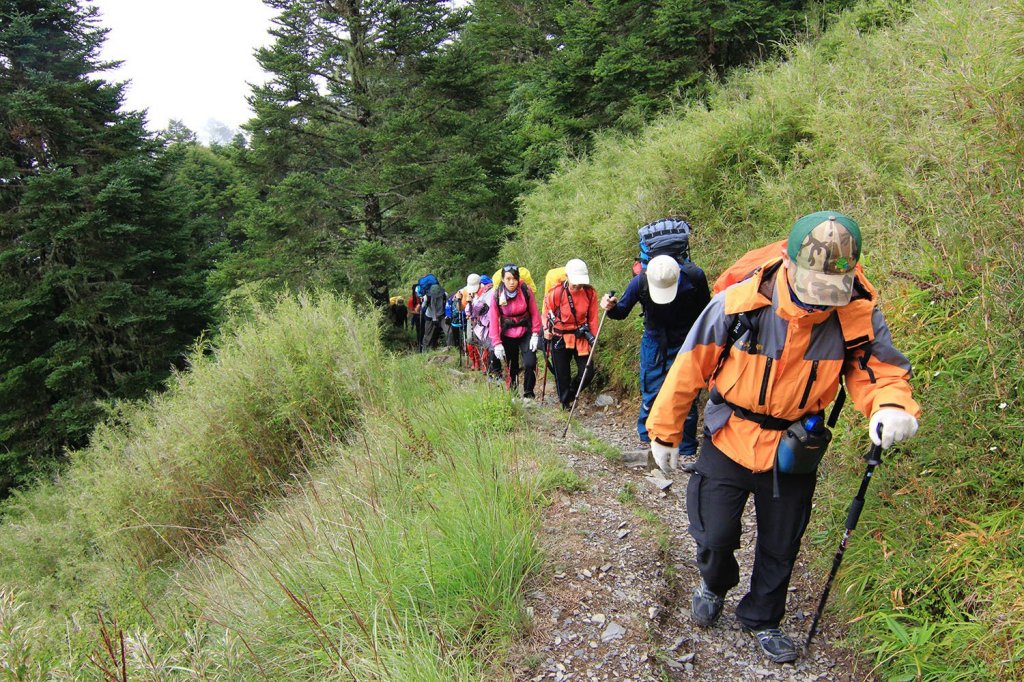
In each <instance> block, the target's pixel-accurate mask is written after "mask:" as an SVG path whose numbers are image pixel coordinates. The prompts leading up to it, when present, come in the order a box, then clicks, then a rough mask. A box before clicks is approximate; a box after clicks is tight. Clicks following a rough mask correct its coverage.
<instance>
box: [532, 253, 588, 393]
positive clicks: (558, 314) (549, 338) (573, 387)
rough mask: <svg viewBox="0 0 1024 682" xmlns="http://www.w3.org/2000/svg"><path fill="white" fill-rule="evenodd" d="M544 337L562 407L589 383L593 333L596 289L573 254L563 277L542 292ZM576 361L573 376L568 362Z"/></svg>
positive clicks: (570, 364)
mask: <svg viewBox="0 0 1024 682" xmlns="http://www.w3.org/2000/svg"><path fill="white" fill-rule="evenodd" d="M542 317H543V319H544V338H545V340H546V342H547V343H550V344H551V350H550V352H551V365H552V368H553V369H554V371H555V387H556V391H557V393H558V401H559V402H560V403H561V404H562V409H563V410H568V409H569V407H570V406H571V405H572V401H573V399H574V398H575V396H576V395H577V394H578V393H579V392H580V391H581V390H582V389H584V388H586V387H587V385H588V384H589V383H590V380H591V379H592V378H593V376H594V364H593V362H590V363H589V364H588V362H587V360H588V356H589V355H590V351H591V348H592V347H593V344H594V335H595V334H597V327H598V322H597V291H596V290H595V289H594V287H592V286H590V272H589V271H588V270H587V264H586V263H584V262H583V261H582V260H580V259H579V258H573V259H572V260H570V261H569V262H568V263H566V264H565V279H564V280H563V281H562V282H561V283H559V284H558V285H556V286H553V287H551V289H550V290H549V291H548V293H547V295H546V296H544V309H543V316H542ZM573 360H575V361H576V376H575V377H573V376H572V362H573Z"/></svg>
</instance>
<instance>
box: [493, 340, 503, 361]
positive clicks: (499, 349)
mask: <svg viewBox="0 0 1024 682" xmlns="http://www.w3.org/2000/svg"><path fill="white" fill-rule="evenodd" d="M494 357H496V358H498V362H505V346H503V345H501V344H500V343H499V344H496V345H495V346H494Z"/></svg>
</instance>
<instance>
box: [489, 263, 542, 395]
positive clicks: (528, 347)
mask: <svg viewBox="0 0 1024 682" xmlns="http://www.w3.org/2000/svg"><path fill="white" fill-rule="evenodd" d="M493 296H494V300H493V304H492V305H491V308H490V310H489V311H488V315H490V318H491V328H490V330H489V332H490V335H491V343H492V344H493V346H494V351H493V353H494V357H495V358H496V359H497V360H499V361H501V362H505V358H506V357H507V358H508V368H509V377H510V388H513V389H514V388H516V386H517V385H518V379H519V355H520V353H522V356H523V375H524V376H523V397H524V398H533V387H534V385H535V384H536V383H537V373H536V370H537V346H538V344H539V343H540V312H539V310H538V309H537V300H536V298H535V297H534V294H533V292H532V291H531V290H530V287H529V285H527V284H526V283H525V282H524V283H520V281H519V268H518V267H517V266H515V265H512V264H509V265H506V266H505V267H503V268H502V269H501V283H497V282H496V283H495V287H494V294H493Z"/></svg>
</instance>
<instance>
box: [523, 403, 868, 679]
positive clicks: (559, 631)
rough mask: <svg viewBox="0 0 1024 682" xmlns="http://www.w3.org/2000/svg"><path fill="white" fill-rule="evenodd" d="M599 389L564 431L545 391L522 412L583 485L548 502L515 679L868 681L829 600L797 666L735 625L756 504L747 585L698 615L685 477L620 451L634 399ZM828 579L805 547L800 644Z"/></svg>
mask: <svg viewBox="0 0 1024 682" xmlns="http://www.w3.org/2000/svg"><path fill="white" fill-rule="evenodd" d="M549 388H550V386H549ZM595 397H596V396H594V395H591V396H588V397H586V398H582V399H581V401H582V409H579V410H577V417H578V418H579V421H580V422H581V424H582V425H583V427H584V428H580V429H575V430H574V429H570V431H569V435H568V437H567V438H566V439H565V441H561V433H562V429H563V428H564V424H565V421H564V418H565V414H564V413H563V412H561V411H560V410H558V409H557V406H556V405H555V404H553V403H552V401H551V398H550V396H549V397H548V400H547V401H546V404H544V405H540V404H536V403H534V404H533V405H530V406H529V407H528V410H527V418H528V419H529V421H530V423H531V424H533V425H534V427H535V428H536V429H538V430H540V431H543V432H545V433H548V434H550V435H551V436H552V440H553V441H554V442H556V443H558V445H557V448H558V453H559V454H560V455H561V456H563V457H564V458H565V460H566V464H567V466H568V467H569V468H570V469H572V470H573V471H575V472H576V473H577V474H578V475H579V477H580V478H581V479H583V480H584V481H585V482H586V484H587V488H586V490H585V491H581V492H574V493H571V494H559V495H558V496H557V498H556V499H555V500H554V501H553V503H552V504H551V505H550V506H549V507H548V508H547V509H546V510H545V512H544V522H543V532H542V543H543V546H544V549H545V552H546V556H547V564H546V566H545V567H544V570H543V571H542V572H541V574H540V576H539V577H538V578H537V579H535V580H534V581H533V582H532V584H530V585H529V586H527V588H526V592H527V602H528V607H529V610H530V613H531V614H532V627H531V629H530V631H529V633H528V634H527V635H526V637H525V638H524V640H523V641H522V642H521V643H520V645H519V646H518V647H517V649H516V650H515V651H514V652H513V655H512V661H513V666H514V679H516V680H537V681H540V680H546V679H554V680H636V681H639V680H807V681H810V680H837V681H838V680H869V679H873V678H872V675H871V671H870V665H869V664H868V662H865V661H859V660H857V659H856V658H855V657H854V656H853V655H851V653H850V652H849V651H846V650H844V649H841V648H838V647H837V646H836V645H835V643H836V642H841V641H842V639H843V637H842V627H841V625H839V624H837V623H836V622H835V620H834V618H832V617H831V616H830V614H829V611H828V610H826V615H825V618H824V619H823V623H822V624H821V628H820V633H819V634H818V635H817V637H816V639H815V645H814V647H813V649H812V650H811V652H810V653H809V654H808V655H807V656H805V657H801V658H799V659H798V660H797V661H796V663H795V664H785V665H779V664H775V663H771V662H770V661H768V660H767V659H766V658H764V656H763V655H762V654H761V652H760V651H759V650H758V648H757V644H756V642H755V641H754V640H753V639H752V638H751V636H750V635H748V634H745V633H744V632H743V631H742V630H741V629H740V628H739V625H738V624H737V622H736V620H735V617H734V615H733V613H734V609H735V607H736V604H737V603H738V601H739V599H740V598H741V597H742V595H743V592H744V590H743V587H744V586H745V585H747V584H748V582H749V578H750V567H751V564H752V554H753V537H754V524H753V514H752V504H748V507H747V511H746V514H745V515H744V521H743V528H744V536H743V541H742V547H741V549H740V550H739V552H738V558H739V562H740V566H741V571H742V574H741V582H740V587H739V588H737V589H735V590H733V591H732V592H731V593H730V594H729V595H728V597H727V598H726V605H725V611H724V612H723V614H722V618H721V619H720V620H719V622H718V623H716V625H715V626H714V627H712V628H710V629H701V628H699V627H697V626H695V625H694V624H693V623H692V621H691V620H690V616H689V609H690V595H691V592H692V590H693V587H694V586H695V585H696V584H697V582H698V580H699V574H698V572H697V569H696V567H695V565H694V564H693V554H694V546H693V541H692V539H691V538H690V536H689V535H688V534H687V533H686V507H685V499H684V498H685V489H686V483H687V478H688V475H687V474H686V473H685V472H683V471H682V470H680V471H679V472H676V473H675V474H674V476H673V477H672V478H673V484H672V485H671V487H669V488H668V489H667V490H665V491H662V490H660V489H659V488H658V487H657V486H656V485H654V483H653V482H652V481H650V480H648V478H647V476H646V474H647V470H646V466H642V465H641V466H629V464H628V462H624V461H621V460H618V459H615V458H614V453H616V452H621V451H627V452H628V451H630V450H632V449H633V448H636V447H637V438H636V432H635V419H636V412H635V410H636V406H635V405H634V404H633V403H632V401H629V402H627V403H625V404H615V405H612V406H608V407H604V408H597V407H595V406H594V404H593V403H594V399H595ZM680 464H682V462H681V463H680ZM806 545H807V543H806V542H805V549H806ZM817 551H820V550H817ZM822 578H823V576H820V575H814V576H812V575H810V574H809V573H808V570H807V565H806V556H805V552H801V556H800V558H799V560H798V564H797V568H796V569H795V571H794V577H793V581H792V585H791V587H790V595H789V602H788V608H787V619H786V621H785V622H784V623H783V627H784V629H786V631H787V632H788V633H789V634H790V635H791V636H793V638H794V640H796V641H797V643H798V645H799V644H801V643H802V641H803V639H804V638H805V637H806V633H807V629H808V627H809V626H810V619H811V618H812V617H813V614H814V610H815V608H816V607H817V600H818V597H819V595H820V590H821V585H822Z"/></svg>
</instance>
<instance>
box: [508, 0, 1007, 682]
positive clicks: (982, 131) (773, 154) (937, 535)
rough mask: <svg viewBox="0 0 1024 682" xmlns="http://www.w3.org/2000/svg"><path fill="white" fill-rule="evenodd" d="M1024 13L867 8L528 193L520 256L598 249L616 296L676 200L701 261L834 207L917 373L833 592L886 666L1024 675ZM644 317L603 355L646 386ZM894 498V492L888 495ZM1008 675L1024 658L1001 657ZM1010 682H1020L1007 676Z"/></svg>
mask: <svg viewBox="0 0 1024 682" xmlns="http://www.w3.org/2000/svg"><path fill="white" fill-rule="evenodd" d="M895 18H899V19H900V21H894V19H895ZM1022 38H1024V5H1022V3H1021V2H1019V1H1014V2H1005V1H1003V2H997V1H994V0H989V1H985V2H954V1H952V0H935V1H933V2H922V3H914V4H908V3H903V2H890V3H886V2H871V3H866V4H865V5H862V6H861V8H860V9H859V10H857V11H856V12H853V13H851V14H849V15H848V16H846V17H845V19H844V20H842V21H841V22H839V24H838V25H837V26H836V27H835V28H834V29H833V30H831V31H830V32H829V33H827V34H826V36H825V37H824V38H823V39H822V40H821V41H819V42H818V43H817V44H815V45H813V46H797V47H793V48H792V49H791V50H790V54H789V57H788V59H787V60H786V61H785V62H784V63H780V64H774V65H766V66H763V67H761V68H758V69H756V70H753V71H749V72H745V73H742V74H739V75H737V76H736V77H734V78H733V79H731V80H730V81H729V82H727V83H725V84H723V85H722V86H721V87H720V88H719V89H718V91H717V92H716V93H715V95H714V96H713V98H712V99H711V101H710V102H709V104H708V106H707V107H702V106H699V105H694V106H691V107H689V108H687V109H685V110H681V111H679V112H677V114H676V115H674V116H671V117H667V118H664V119H662V120H661V121H659V122H658V123H656V124H655V125H652V126H651V127H649V128H648V129H647V130H646V131H645V132H644V133H643V134H642V135H640V136H638V137H636V138H622V137H606V138H604V139H602V140H600V141H599V143H598V144H597V149H596V151H595V153H594V154H593V155H592V156H591V157H590V158H589V159H586V160H582V161H580V162H578V163H576V164H574V165H567V166H566V167H565V169H564V170H563V171H562V172H561V173H560V174H558V175H557V176H555V177H553V178H552V179H551V180H550V181H549V182H548V183H546V184H545V185H544V186H542V187H540V188H538V189H537V190H536V191H534V192H533V193H531V194H530V195H528V196H526V197H524V198H523V199H522V200H521V219H520V225H519V236H518V238H517V240H515V241H513V242H512V243H510V244H508V245H507V246H506V248H505V251H504V254H503V255H504V257H505V258H506V259H507V260H510V261H522V262H523V263H524V264H525V265H527V266H529V267H530V268H531V269H532V270H533V271H535V272H544V270H545V269H546V268H547V267H551V266H553V265H558V264H563V263H564V262H565V261H566V260H567V259H568V258H572V257H582V258H583V259H584V260H586V261H587V262H588V263H589V264H590V265H591V268H592V277H593V278H594V282H595V284H596V285H597V286H598V287H599V288H602V289H618V290H621V289H622V288H623V287H624V285H625V284H626V282H628V279H629V267H630V264H631V262H632V258H633V256H634V255H635V250H636V232H635V229H636V227H637V226H638V225H640V224H642V223H644V222H647V221H650V220H653V219H656V218H659V217H662V216H664V215H669V214H676V215H684V216H686V217H688V218H689V219H690V221H691V222H692V224H693V225H694V226H695V230H696V232H695V235H694V237H693V240H692V251H693V254H694V259H695V260H696V261H697V263H698V264H700V265H702V266H704V267H705V268H706V269H707V271H708V273H709V276H711V277H714V276H716V275H717V274H718V273H719V272H720V271H721V269H722V268H723V267H724V266H726V265H727V264H728V263H730V262H732V260H734V259H735V258H736V257H738V256H739V255H740V254H742V253H743V252H744V251H745V250H746V249H748V248H751V247H753V246H756V245H761V244H765V243H768V242H769V241H773V240H775V239H779V238H781V237H783V236H785V235H786V234H787V232H788V229H789V226H790V225H791V224H792V222H793V220H794V219H795V218H796V217H798V216H799V215H802V214H805V213H808V212H811V211H815V210H821V209H824V208H834V209H837V210H842V211H844V212H846V213H849V214H850V215H853V216H854V217H855V218H856V219H857V220H858V221H859V222H860V224H861V227H862V230H863V231H864V234H865V254H864V264H865V267H866V269H867V272H868V274H869V276H870V277H871V278H872V280H873V281H874V282H875V283H876V285H877V286H878V287H879V289H880V292H881V296H882V308H883V311H884V312H885V314H886V316H887V318H888V320H889V324H890V327H891V328H892V329H893V333H894V337H895V340H896V344H897V346H898V347H900V348H901V349H902V350H903V351H904V352H905V353H906V354H907V355H908V356H909V357H910V359H911V361H912V362H913V364H914V366H915V369H916V376H915V379H914V386H915V390H916V391H917V395H918V397H919V400H920V401H921V402H922V404H923V407H924V418H923V421H922V427H921V431H920V433H919V435H918V438H917V439H915V440H914V441H913V442H912V443H911V444H909V445H907V446H906V447H903V448H899V449H897V450H895V451H893V452H892V453H890V454H889V455H888V456H887V461H886V463H885V464H884V465H883V467H882V469H881V471H880V472H879V474H878V476H877V477H876V480H877V483H875V484H874V486H877V487H874V488H873V490H872V497H873V498H874V499H872V500H871V501H870V502H869V506H868V509H867V511H866V512H865V515H864V517H863V518H862V521H861V526H860V527H859V528H858V531H857V534H856V537H855V539H854V540H853V541H852V542H851V548H850V551H849V552H848V553H847V556H846V559H845V561H844V564H843V571H842V573H841V575H840V581H841V585H840V587H839V589H837V590H836V591H835V592H834V593H833V594H837V595H841V596H840V598H839V599H838V600H837V602H838V603H841V606H842V608H844V609H846V611H847V613H848V615H849V617H850V618H851V619H856V621H857V632H858V633H859V635H860V637H861V642H860V644H859V646H861V647H863V648H865V649H868V650H870V651H872V652H874V653H875V654H876V656H877V658H878V661H879V664H880V665H882V669H883V670H884V671H885V674H886V676H890V675H891V676H893V677H899V676H901V675H904V674H909V675H918V674H919V675H921V676H922V677H926V678H930V679H957V678H960V679H980V678H990V679H1013V678H1019V677H1021V676H1024V673H1022V672H1020V671H1021V669H1022V668H1024V662H1022V656H1024V644H1022V642H1024V626H1022V625H1021V623H1022V621H1024V618H1022V616H1024V604H1022V603H1021V601H1020V596H1019V593H1018V592H1017V591H1016V588H1012V587H1010V585H1014V584H1016V583H1018V582H1019V579H1020V576H1021V575H1022V574H1024V554H1022V552H1021V549H1020V548H1021V547H1024V510H1022V508H1021V505H1020V502H1019V500H1020V499H1021V492H1022V490H1024V463H1022V460H1024V458H1022V456H1021V455H1022V454H1024V442H1022V437H1021V434H1022V432H1024V410H1022V399H1024V376H1022V374H1021V372H1020V371H1019V367H1021V366H1022V363H1024V342H1022V339H1021V336H1020V332H1019V330H1020V328H1021V324H1022V322H1024V294H1022V286H1021V284H1022V281H1024V269H1022V265H1021V264H1022V262H1024V258H1022V257H1024V197H1022V186H1021V181H1020V178H1021V177H1022V175H1024V172H1022V171H1024V116H1022V113H1024V112H1022V108H1024V106H1022V105H1024V59H1022V45H1024V40H1022ZM638 328H639V327H638V326H637V325H636V324H617V325H612V326H611V327H610V328H609V330H608V332H607V335H606V336H605V335H603V336H602V342H603V344H604V348H603V349H601V351H599V357H598V361H599V364H600V365H601V366H602V367H603V368H604V369H605V371H606V373H607V374H608V376H610V378H611V380H612V382H613V383H615V384H618V385H620V386H623V387H626V388H631V389H633V390H635V381H636V379H635V372H636V357H637V351H636V347H637V344H638V338H639V334H638V333H637V330H638ZM864 427H865V420H864V418H863V417H861V416H860V415H857V414H855V410H853V409H850V408H848V409H847V410H846V412H845V415H844V420H843V423H841V425H840V429H839V432H838V433H837V438H836V441H835V444H834V446H833V448H832V456H831V459H830V461H829V462H828V464H827V469H826V470H825V471H824V474H825V478H824V480H823V481H822V486H821V488H820V493H819V504H820V505H821V506H822V507H823V508H824V509H823V511H824V514H822V513H821V511H819V514H818V515H817V516H816V518H815V520H814V522H813V523H814V524H815V527H814V528H812V529H811V531H810V532H809V533H808V536H807V539H808V540H809V541H812V542H820V543H821V550H820V551H821V554H822V562H823V564H824V562H825V560H826V559H827V558H830V557H831V552H832V549H833V548H834V547H835V545H836V543H837V542H838V536H839V532H840V529H841V525H842V520H843V517H844V508H845V506H846V504H847V503H848V501H849V499H850V498H851V497H852V495H853V491H854V490H855V486H856V482H857V480H859V477H860V475H861V473H862V471H863V468H862V465H861V463H860V462H859V461H858V460H857V458H856V453H858V452H862V451H863V450H864V444H865V443H866V440H867V439H866V433H864V431H865V428H864ZM879 498H880V499H879ZM1008 671H1013V672H1008ZM1007 676H1009V677H1007Z"/></svg>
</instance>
